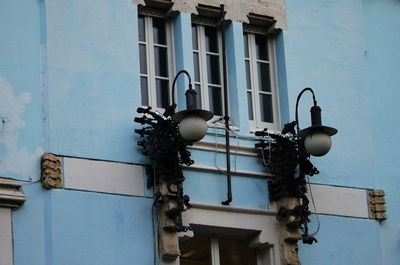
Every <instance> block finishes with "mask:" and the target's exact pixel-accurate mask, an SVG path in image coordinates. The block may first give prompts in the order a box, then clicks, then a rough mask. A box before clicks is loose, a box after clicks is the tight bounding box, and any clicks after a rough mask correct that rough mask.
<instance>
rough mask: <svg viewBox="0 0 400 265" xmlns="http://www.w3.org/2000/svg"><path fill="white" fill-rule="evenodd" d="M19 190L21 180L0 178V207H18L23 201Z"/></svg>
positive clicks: (22, 194) (23, 198)
mask: <svg viewBox="0 0 400 265" xmlns="http://www.w3.org/2000/svg"><path fill="white" fill-rule="evenodd" d="M25 199H26V198H25V195H24V193H23V192H22V191H21V182H19V181H18V180H14V179H7V178H0V207H9V208H18V207H19V206H21V205H22V204H23V203H24V202H25Z"/></svg>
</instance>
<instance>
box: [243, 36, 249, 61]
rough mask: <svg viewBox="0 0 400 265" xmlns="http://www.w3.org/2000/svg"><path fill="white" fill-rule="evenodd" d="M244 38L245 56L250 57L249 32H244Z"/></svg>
mask: <svg viewBox="0 0 400 265" xmlns="http://www.w3.org/2000/svg"><path fill="white" fill-rule="evenodd" d="M243 40H244V57H246V58H249V37H248V35H247V33H244V34H243Z"/></svg>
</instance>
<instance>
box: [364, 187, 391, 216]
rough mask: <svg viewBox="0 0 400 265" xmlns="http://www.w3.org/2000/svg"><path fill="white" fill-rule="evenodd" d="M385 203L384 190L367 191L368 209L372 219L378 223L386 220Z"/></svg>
mask: <svg viewBox="0 0 400 265" xmlns="http://www.w3.org/2000/svg"><path fill="white" fill-rule="evenodd" d="M385 204H386V201H385V191H384V190H370V191H368V208H369V214H370V217H371V218H372V219H375V220H377V221H379V222H381V221H384V220H386V218H387V216H386V205H385Z"/></svg>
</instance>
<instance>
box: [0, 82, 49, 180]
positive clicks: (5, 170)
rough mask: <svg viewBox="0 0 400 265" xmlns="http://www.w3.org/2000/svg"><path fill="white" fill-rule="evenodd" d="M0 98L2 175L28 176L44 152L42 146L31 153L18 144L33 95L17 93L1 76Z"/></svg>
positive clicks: (0, 167)
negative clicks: (24, 117)
mask: <svg viewBox="0 0 400 265" xmlns="http://www.w3.org/2000/svg"><path fill="white" fill-rule="evenodd" d="M0 99H1V104H0V176H2V177H7V174H10V173H11V174H20V175H23V176H28V175H29V174H31V172H33V171H34V169H36V168H37V167H38V165H37V161H38V159H39V158H40V156H41V154H42V153H43V150H42V148H37V149H36V150H35V152H34V153H30V152H29V150H28V149H27V148H26V147H24V146H22V147H21V146H19V145H18V140H19V130H20V129H22V128H23V127H24V126H25V122H24V120H23V119H22V114H23V113H24V111H25V107H26V106H27V104H28V103H29V102H30V101H31V95H30V94H29V93H20V94H18V95H16V94H15V93H14V88H13V87H12V85H11V84H10V83H9V82H7V81H6V80H5V79H4V78H2V77H0ZM37 177H39V176H37Z"/></svg>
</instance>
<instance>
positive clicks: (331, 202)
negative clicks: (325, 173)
mask: <svg viewBox="0 0 400 265" xmlns="http://www.w3.org/2000/svg"><path fill="white" fill-rule="evenodd" d="M311 193H312V195H313V196H312V197H313V198H314V203H315V208H316V210H317V213H319V214H328V215H338V216H348V217H356V218H369V211H368V203H367V191H366V190H365V189H355V188H347V187H337V186H328V185H320V184H311ZM311 193H310V191H308V193H307V197H308V199H309V200H310V205H309V208H310V211H311V212H313V213H314V212H315V208H314V205H313V203H312V198H311Z"/></svg>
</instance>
